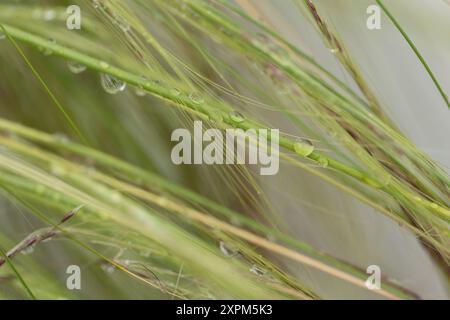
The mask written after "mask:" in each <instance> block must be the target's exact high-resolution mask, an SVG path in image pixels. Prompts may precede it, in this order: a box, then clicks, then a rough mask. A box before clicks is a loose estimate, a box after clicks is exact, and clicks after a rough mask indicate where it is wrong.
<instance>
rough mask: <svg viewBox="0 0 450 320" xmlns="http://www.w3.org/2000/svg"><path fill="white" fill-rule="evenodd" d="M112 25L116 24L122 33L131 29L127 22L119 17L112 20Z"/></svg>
mask: <svg viewBox="0 0 450 320" xmlns="http://www.w3.org/2000/svg"><path fill="white" fill-rule="evenodd" d="M114 23H115V24H117V25H118V26H119V28H120V29H122V31H123V32H128V31H130V29H131V27H130V25H129V24H128V22H127V21H126V20H125V19H124V18H122V17H121V16H116V17H115V18H114Z"/></svg>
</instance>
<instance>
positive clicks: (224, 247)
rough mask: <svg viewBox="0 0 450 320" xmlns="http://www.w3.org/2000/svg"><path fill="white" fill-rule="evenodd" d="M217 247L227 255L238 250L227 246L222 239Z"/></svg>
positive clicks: (231, 254) (234, 253) (233, 253)
mask: <svg viewBox="0 0 450 320" xmlns="http://www.w3.org/2000/svg"><path fill="white" fill-rule="evenodd" d="M219 248H220V251H221V252H222V253H223V254H224V255H225V256H227V257H232V256H235V255H236V254H237V252H238V251H237V249H234V248H230V247H228V246H227V245H226V244H225V242H223V241H220V243H219Z"/></svg>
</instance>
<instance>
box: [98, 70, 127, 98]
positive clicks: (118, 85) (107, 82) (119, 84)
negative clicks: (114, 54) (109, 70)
mask: <svg viewBox="0 0 450 320" xmlns="http://www.w3.org/2000/svg"><path fill="white" fill-rule="evenodd" d="M101 83H102V87H103V89H104V90H105V91H106V92H107V93H110V94H116V93H118V92H120V91H123V90H125V88H126V86H127V84H126V83H125V82H123V81H121V80H119V79H116V78H114V77H113V76H110V75H108V74H104V73H102V74H101Z"/></svg>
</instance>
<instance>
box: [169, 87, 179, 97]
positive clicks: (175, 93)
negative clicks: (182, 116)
mask: <svg viewBox="0 0 450 320" xmlns="http://www.w3.org/2000/svg"><path fill="white" fill-rule="evenodd" d="M170 94H171V95H173V96H175V97H178V96H179V95H180V94H181V91H180V90H179V89H177V88H172V89H170Z"/></svg>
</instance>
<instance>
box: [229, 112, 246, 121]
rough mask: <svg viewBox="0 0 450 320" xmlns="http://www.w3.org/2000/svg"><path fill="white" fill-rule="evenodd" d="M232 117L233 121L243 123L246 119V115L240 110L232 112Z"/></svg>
mask: <svg viewBox="0 0 450 320" xmlns="http://www.w3.org/2000/svg"><path fill="white" fill-rule="evenodd" d="M230 119H231V121H233V122H236V123H241V122H244V121H245V118H244V116H243V115H242V113H240V112H238V111H233V112H231V113H230Z"/></svg>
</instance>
